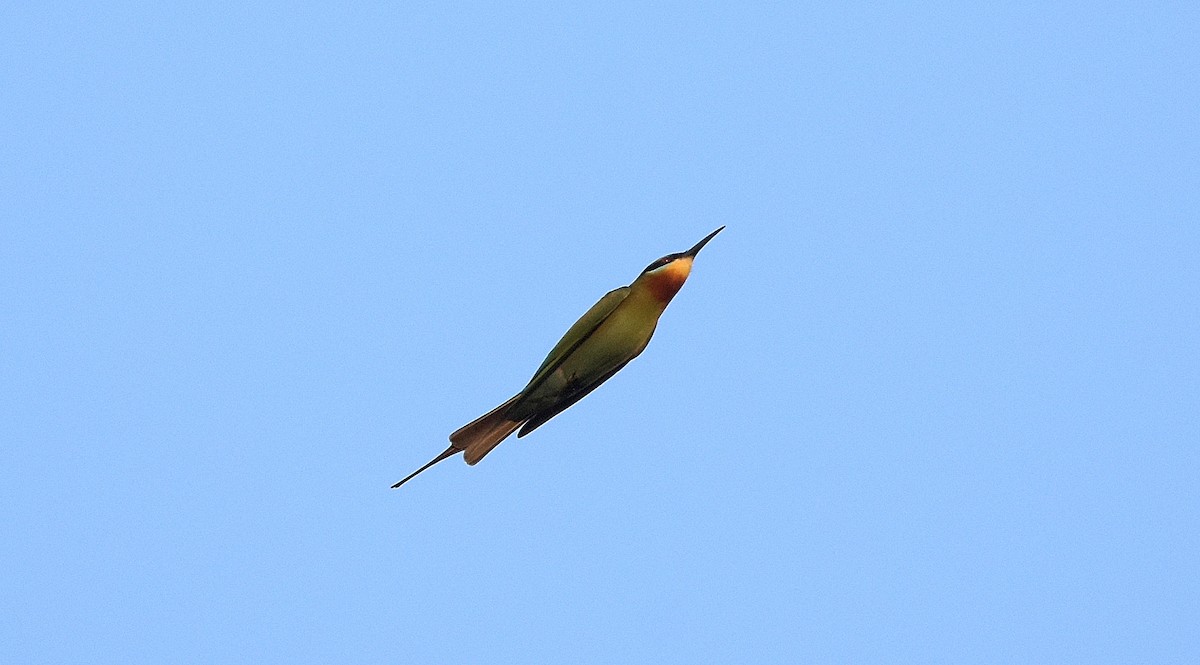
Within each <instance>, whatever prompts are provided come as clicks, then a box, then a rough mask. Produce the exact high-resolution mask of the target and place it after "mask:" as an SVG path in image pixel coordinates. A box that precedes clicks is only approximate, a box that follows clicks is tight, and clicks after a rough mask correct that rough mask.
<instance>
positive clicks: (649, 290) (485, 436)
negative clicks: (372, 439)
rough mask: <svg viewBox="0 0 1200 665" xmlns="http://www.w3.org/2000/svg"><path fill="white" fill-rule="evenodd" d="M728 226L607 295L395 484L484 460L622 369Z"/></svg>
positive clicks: (639, 348) (672, 255)
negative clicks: (446, 465) (506, 391)
mask: <svg viewBox="0 0 1200 665" xmlns="http://www.w3.org/2000/svg"><path fill="white" fill-rule="evenodd" d="M724 228H725V227H724V226H722V227H721V228H720V229H717V230H716V231H713V232H712V233H710V234H708V235H707V236H705V237H704V239H703V240H701V241H700V242H698V243H696V244H695V246H693V247H692V248H691V249H689V250H687V251H686V252H679V253H678V254H668V255H666V256H664V257H662V258H661V259H659V260H657V261H655V262H654V263H651V264H650V265H649V266H646V269H645V270H643V271H642V273H641V274H640V275H638V276H637V279H635V280H633V283H632V284H630V285H629V286H622V287H621V288H619V289H614V290H612V291H609V292H608V293H607V294H605V295H604V297H603V298H601V299H600V301H599V302H597V303H596V304H595V305H592V308H591V309H589V310H588V311H587V312H586V313H585V314H584V315H583V316H581V317H580V318H579V320H578V321H576V322H575V325H573V326H571V328H570V330H568V331H567V334H565V335H563V337H562V339H560V340H558V344H555V345H554V348H553V349H551V350H550V354H549V355H547V356H546V359H545V360H544V361H542V366H541V367H538V370H537V371H536V372H534V374H533V378H532V379H530V380H529V383H528V384H527V385H526V386H525V387H524V388H522V389H521V392H519V393H517V394H516V395H514V396H513V397H512V398H510V399H509V400H508V401H506V402H505V403H503V404H501V405H500V406H498V407H496V408H494V409H492V410H491V411H488V412H487V413H485V414H483V415H482V416H480V417H478V418H476V419H475V420H472V421H471V422H469V423H467V424H466V425H463V426H462V427H460V428H459V429H458V430H457V431H455V432H454V433H453V434H451V435H450V447H449V448H447V449H446V450H445V452H443V453H442V454H441V455H438V456H437V457H435V458H433V459H432V460H430V461H429V463H428V464H426V465H425V466H423V467H421V468H419V469H417V470H416V471H413V472H412V473H411V474H410V475H409V476H408V477H407V478H405V479H404V480H401V481H400V482H398V483H396V484H395V485H392V489H395V488H397V487H400V486H401V485H403V484H404V483H407V482H408V481H410V480H412V479H413V478H415V477H416V476H417V474H419V473H421V472H422V471H424V470H425V469H428V468H429V467H431V466H433V465H434V464H437V463H438V462H440V461H442V460H444V459H446V458H447V457H451V456H453V455H457V454H458V453H463V458H464V459H465V460H466V462H467V464H471V465H474V464H478V463H479V460H481V459H483V457H484V456H485V455H487V454H488V453H489V452H491V451H492V449H493V448H495V447H496V446H498V445H500V442H501V441H503V440H504V439H506V438H508V435H510V434H512V433H513V432H515V431H516V430H517V428H520V430H521V431H520V432H517V438H521V437H523V436H525V435H526V434H529V433H530V432H532V431H533V430H535V429H537V428H539V427H541V426H542V425H543V424H545V422H546V421H547V420H550V419H551V418H553V417H554V416H557V415H558V414H560V413H562V412H563V410H564V409H566V408H567V407H569V406H571V405H572V404H574V403H575V402H578V401H579V400H580V399H583V396H584V395H587V394H588V393H590V392H592V391H593V390H595V389H596V388H597V387H599V385H600V384H601V383H604V382H605V381H607V380H608V379H609V377H611V376H612V375H613V374H616V373H617V371H618V370H620V369H621V368H622V367H624V366H625V365H626V364H627V363H628V362H629V361H630V360H633V359H634V358H636V357H637V356H638V354H640V353H641V352H642V350H643V349H645V348H646V345H647V344H649V343H650V337H651V336H652V335H654V328H655V327H656V326H657V325H658V317H660V316H662V313H663V310H665V309H666V308H667V304H668V303H670V302H671V298H674V297H675V294H676V293H678V292H679V289H680V287H682V286H683V283H684V282H685V281H687V278H688V275H689V274H690V273H691V271H692V261H693V260H694V259H695V258H696V255H697V254H699V253H700V250H701V249H702V248H703V247H704V245H705V244H707V243H708V241H709V240H712V239H713V236H715V235H717V234H718V233H720V232H721V230H722V229H724Z"/></svg>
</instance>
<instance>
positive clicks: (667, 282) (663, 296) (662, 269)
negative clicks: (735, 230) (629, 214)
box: [637, 226, 725, 303]
mask: <svg viewBox="0 0 1200 665" xmlns="http://www.w3.org/2000/svg"><path fill="white" fill-rule="evenodd" d="M724 228H725V227H724V226H722V227H721V228H720V229H717V230H716V231H713V232H712V233H710V234H708V235H707V236H704V240H701V241H700V242H698V243H696V244H695V245H694V246H693V247H692V248H691V249H689V250H688V251H686V252H678V253H676V254H667V255H666V256H664V257H662V258H661V259H659V260H657V261H655V262H654V263H651V264H650V265H648V266H646V269H645V270H643V271H642V274H640V275H638V278H637V281H638V282H641V283H643V284H645V285H646V288H647V289H649V291H650V293H651V294H653V295H654V297H655V298H656V299H658V300H660V301H662V302H663V303H667V302H670V301H671V298H674V297H675V294H676V293H678V292H679V289H680V287H682V286H683V283H684V282H686V281H687V278H688V275H689V274H691V272H692V261H693V260H694V259H695V258H696V255H697V254H699V253H700V250H701V249H703V248H704V245H705V244H707V243H708V241H709V240H712V239H713V236H715V235H717V234H718V233H720V232H721V230H722V229H724Z"/></svg>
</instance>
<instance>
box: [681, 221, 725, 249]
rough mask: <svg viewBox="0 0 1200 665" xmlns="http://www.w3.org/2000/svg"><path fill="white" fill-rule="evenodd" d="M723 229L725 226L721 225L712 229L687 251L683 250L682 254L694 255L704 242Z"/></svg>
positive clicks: (706, 242)
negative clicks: (714, 229)
mask: <svg viewBox="0 0 1200 665" xmlns="http://www.w3.org/2000/svg"><path fill="white" fill-rule="evenodd" d="M724 229H725V227H724V226H722V227H721V228H719V229H717V230H716V231H713V232H712V233H710V234H708V235H706V236H704V240H701V241H700V242H698V243H696V245H695V246H694V247H692V248H691V249H689V250H688V251H686V252H684V253H683V255H684V256H696V255H697V254H699V253H700V250H701V249H703V248H704V246H705V245H706V244H708V241H709V240H712V239H713V237H714V236H716V235H717V234H718V233H720V232H721V231H723V230H724Z"/></svg>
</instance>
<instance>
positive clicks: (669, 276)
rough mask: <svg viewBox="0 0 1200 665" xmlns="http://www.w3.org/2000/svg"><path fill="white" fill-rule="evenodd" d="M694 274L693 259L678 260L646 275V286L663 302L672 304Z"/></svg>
mask: <svg viewBox="0 0 1200 665" xmlns="http://www.w3.org/2000/svg"><path fill="white" fill-rule="evenodd" d="M691 272H692V259H691V257H683V258H680V259H676V260H674V261H672V262H671V263H668V264H667V265H665V266H663V267H661V268H659V269H658V270H655V271H653V272H651V273H649V274H647V275H646V286H647V287H648V288H649V290H650V293H652V294H653V295H654V297H655V298H657V299H658V300H660V301H661V302H664V303H666V302H670V300H671V298H674V297H675V294H676V293H679V289H680V288H681V287H683V283H684V282H686V281H687V278H688V275H690V274H691Z"/></svg>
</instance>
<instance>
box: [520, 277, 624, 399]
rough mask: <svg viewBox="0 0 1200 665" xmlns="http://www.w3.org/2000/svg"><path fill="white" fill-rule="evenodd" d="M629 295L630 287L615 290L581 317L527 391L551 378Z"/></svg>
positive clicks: (549, 356) (556, 347)
mask: <svg viewBox="0 0 1200 665" xmlns="http://www.w3.org/2000/svg"><path fill="white" fill-rule="evenodd" d="M627 295H629V287H628V286H622V287H621V288H619V289H613V290H612V291H609V292H608V293H606V294H604V297H603V298H601V299H600V300H599V301H598V302H597V303H596V304H595V305H592V308H591V309H589V310H588V311H587V312H586V313H585V314H584V315H583V316H581V317H579V320H578V321H576V322H575V325H573V326H571V329H570V330H568V331H567V334H565V335H563V337H562V339H560V340H558V344H555V345H554V348H553V349H551V350H550V355H548V356H546V359H545V360H543V361H542V366H541V367H539V368H538V370H537V372H534V374H533V378H532V379H530V380H529V384H528V385H526V386H525V391H528V390H530V389H531V388H533V387H535V386H536V385H537V384H539V383H541V382H542V380H543V379H545V378H546V377H547V376H549V375H550V373H551V372H553V371H554V370H556V369H558V366H559V365H561V364H562V363H563V361H564V360H566V359H567V357H568V356H570V355H571V352H572V351H574V350H575V349H576V348H578V347H579V345H580V344H582V343H583V340H585V339H587V338H588V337H589V336H590V335H591V334H592V333H593V332H595V330H596V328H597V327H599V326H600V324H601V323H602V322H603V321H604V319H606V318H608V315H609V314H612V311H613V310H614V309H616V308H617V305H620V304H621V301H622V300H624V299H625V296H627ZM523 392H524V391H523Z"/></svg>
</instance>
